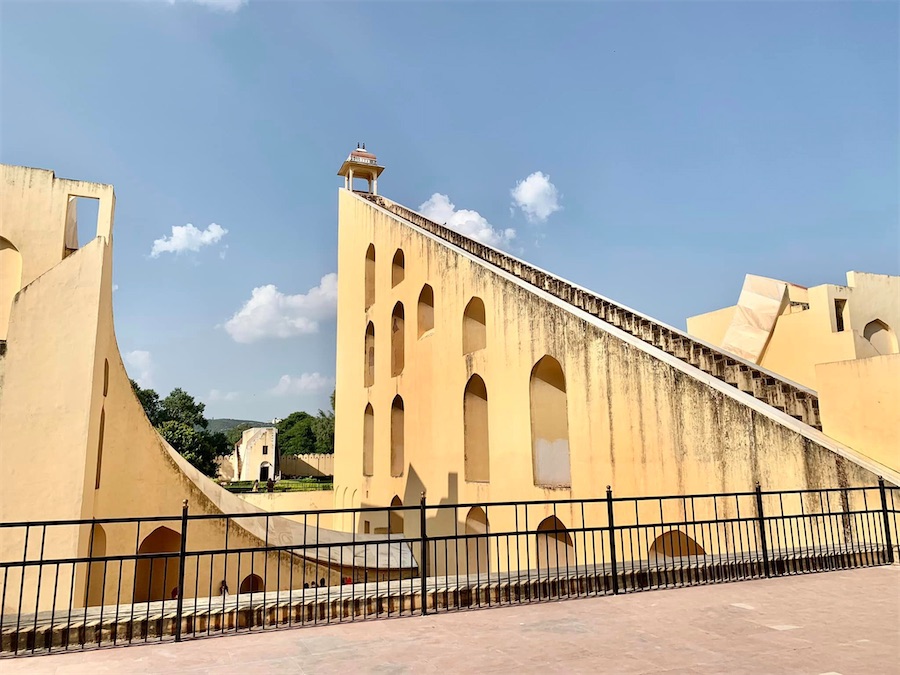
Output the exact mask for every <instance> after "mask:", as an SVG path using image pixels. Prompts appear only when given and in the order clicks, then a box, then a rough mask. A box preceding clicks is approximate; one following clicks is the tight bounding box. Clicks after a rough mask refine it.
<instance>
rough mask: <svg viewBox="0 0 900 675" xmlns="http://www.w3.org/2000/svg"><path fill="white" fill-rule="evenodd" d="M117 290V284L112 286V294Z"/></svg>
mask: <svg viewBox="0 0 900 675" xmlns="http://www.w3.org/2000/svg"><path fill="white" fill-rule="evenodd" d="M117 290H119V284H113V293H115V292H116V291H117Z"/></svg>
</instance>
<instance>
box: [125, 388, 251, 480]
mask: <svg viewBox="0 0 900 675" xmlns="http://www.w3.org/2000/svg"><path fill="white" fill-rule="evenodd" d="M131 387H132V388H133V389H134V393H135V395H136V396H137V399H138V401H140V403H141V407H143V408H144V414H145V415H147V419H148V420H150V423H151V424H152V425H153V426H154V427H156V430H157V431H158V432H159V433H160V435H161V436H162V437H163V438H165V439H166V441H167V442H168V443H169V445H171V446H172V447H173V448H174V449H175V450H176V451H177V452H178V453H179V454H180V455H181V456H182V457H184V458H185V459H186V460H188V461H189V462H190V463H191V464H193V465H194V466H195V467H197V468H198V469H199V470H200V471H202V472H203V473H204V474H206V475H207V476H210V477H215V475H216V474H217V473H218V465H217V460H218V459H219V457H222V456H224V455H227V454H229V453H230V452H231V448H232V447H233V444H230V443H229V442H228V439H227V438H226V437H225V434H223V433H221V432H219V433H210V432H209V431H207V430H206V427H207V425H208V422H207V421H206V418H205V417H204V416H203V411H204V409H205V408H206V406H205V405H204V404H203V403H201V402H199V401H196V400H194V397H193V396H191V395H190V394H188V393H187V392H186V391H184V390H183V389H181V388H177V389H173V390H172V391H171V393H169V395H168V396H166V397H165V398H164V399H162V400H161V401H160V399H159V394H157V393H156V392H155V391H154V390H152V389H142V388H141V387H140V385H138V383H137V382H135V381H134V380H132V381H131Z"/></svg>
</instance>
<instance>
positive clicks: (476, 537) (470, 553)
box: [465, 506, 491, 574]
mask: <svg viewBox="0 0 900 675" xmlns="http://www.w3.org/2000/svg"><path fill="white" fill-rule="evenodd" d="M489 530H490V525H489V524H488V519H487V515H486V514H485V512H484V509H483V508H481V507H480V506H473V507H472V508H471V509H469V512H468V513H467V514H466V523H465V532H466V535H467V536H466V556H465V562H466V570H467V573H468V574H483V573H484V572H487V571H488V570H490V567H491V558H490V547H489V546H488V536H487V534H488V532H489Z"/></svg>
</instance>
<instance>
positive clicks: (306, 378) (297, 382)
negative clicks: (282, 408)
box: [270, 373, 334, 396]
mask: <svg viewBox="0 0 900 675" xmlns="http://www.w3.org/2000/svg"><path fill="white" fill-rule="evenodd" d="M333 382H334V380H332V379H331V378H330V377H325V376H324V375H320V374H319V373H303V374H302V375H301V376H300V377H293V376H291V375H282V376H281V379H279V380H278V384H276V385H275V386H274V387H273V388H272V389H271V390H270V393H272V394H274V395H275V396H291V395H296V394H312V393H315V392H317V391H322V390H323V389H326V388H327V387H330V386H331V385H332V383H333Z"/></svg>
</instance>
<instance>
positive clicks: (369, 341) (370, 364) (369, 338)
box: [364, 321, 375, 387]
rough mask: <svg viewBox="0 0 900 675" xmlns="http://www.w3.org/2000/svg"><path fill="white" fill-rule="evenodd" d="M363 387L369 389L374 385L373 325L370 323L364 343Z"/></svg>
mask: <svg viewBox="0 0 900 675" xmlns="http://www.w3.org/2000/svg"><path fill="white" fill-rule="evenodd" d="M364 351H365V355H364V358H365V385H366V386H367V387H371V386H372V385H373V384H375V324H373V323H372V322H371V321H370V322H369V325H368V326H366V343H365V350H364Z"/></svg>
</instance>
